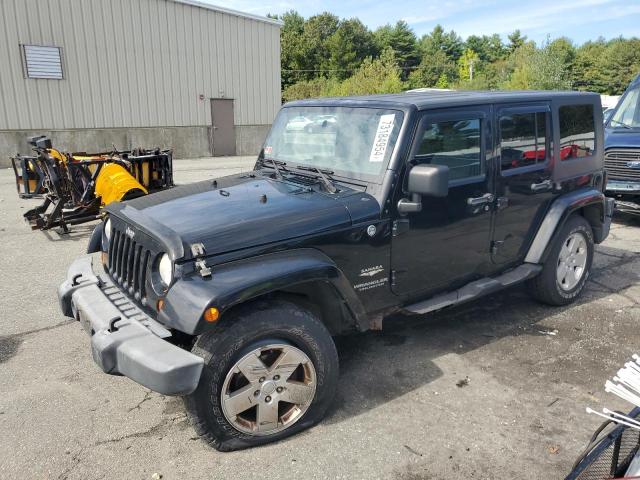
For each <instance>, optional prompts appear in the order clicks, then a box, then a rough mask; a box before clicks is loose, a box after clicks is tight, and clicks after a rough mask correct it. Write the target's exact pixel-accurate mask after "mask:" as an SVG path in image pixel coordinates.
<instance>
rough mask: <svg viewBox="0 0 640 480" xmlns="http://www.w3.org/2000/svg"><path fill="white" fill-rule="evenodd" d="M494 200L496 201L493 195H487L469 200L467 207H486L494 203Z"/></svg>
mask: <svg viewBox="0 0 640 480" xmlns="http://www.w3.org/2000/svg"><path fill="white" fill-rule="evenodd" d="M494 199H495V196H494V195H493V193H485V194H484V195H482V196H481V197H475V198H467V205H470V206H472V207H478V206H480V205H486V204H487V203H491V202H493V200H494Z"/></svg>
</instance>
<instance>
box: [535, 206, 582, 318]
mask: <svg viewBox="0 0 640 480" xmlns="http://www.w3.org/2000/svg"><path fill="white" fill-rule="evenodd" d="M576 233H577V234H579V235H582V236H583V237H584V240H585V241H586V245H587V262H586V265H585V270H584V273H583V274H582V277H581V278H580V281H579V282H578V283H577V285H575V287H573V288H571V289H570V290H565V289H563V288H562V287H561V286H560V283H559V282H558V280H557V277H556V271H557V269H558V264H559V263H558V262H559V259H560V251H561V249H562V247H563V245H564V244H565V242H567V240H568V239H569V237H570V236H571V235H573V234H576ZM593 251H594V242H593V232H592V230H591V226H590V225H589V222H587V221H586V220H585V219H584V218H583V217H581V216H580V215H576V214H574V215H571V216H570V217H569V218H568V219H567V221H566V223H565V224H564V225H563V227H562V229H561V230H560V234H559V235H558V237H557V238H556V240H555V243H554V244H553V247H552V248H551V251H550V252H549V256H548V258H547V260H546V261H545V263H544V266H543V268H542V272H540V274H539V275H538V276H537V277H535V278H533V279H532V280H530V281H529V282H528V285H529V287H530V292H531V295H532V296H533V298H535V299H536V300H538V301H540V302H542V303H546V304H547V305H554V306H561V305H568V304H569V303H571V302H573V301H574V300H575V299H576V298H577V297H578V296H579V295H580V293H582V290H583V289H584V286H585V284H586V282H587V279H588V278H589V274H590V272H591V264H592V262H593Z"/></svg>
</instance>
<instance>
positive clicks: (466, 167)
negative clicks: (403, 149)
mask: <svg viewBox="0 0 640 480" xmlns="http://www.w3.org/2000/svg"><path fill="white" fill-rule="evenodd" d="M480 124H481V121H480V119H479V118H472V119H466V120H445V121H441V122H429V123H427V124H426V125H425V130H424V134H423V136H422V141H421V142H420V148H419V150H418V153H417V154H416V156H415V159H414V160H415V162H416V163H429V164H433V165H446V166H447V167H449V180H450V181H452V180H460V179H464V178H469V177H475V176H478V175H481V174H482V162H481V147H480V145H481V137H480Z"/></svg>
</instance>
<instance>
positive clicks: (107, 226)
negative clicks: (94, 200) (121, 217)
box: [104, 218, 111, 240]
mask: <svg viewBox="0 0 640 480" xmlns="http://www.w3.org/2000/svg"><path fill="white" fill-rule="evenodd" d="M104 236H105V237H106V238H107V240H111V219H110V218H107V221H106V222H104Z"/></svg>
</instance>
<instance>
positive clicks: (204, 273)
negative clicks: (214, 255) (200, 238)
mask: <svg viewBox="0 0 640 480" xmlns="http://www.w3.org/2000/svg"><path fill="white" fill-rule="evenodd" d="M191 254H192V255H193V256H194V258H195V259H196V270H197V271H198V273H199V274H200V276H201V277H202V278H205V277H210V276H211V268H209V266H207V262H206V261H205V259H204V258H202V257H204V255H205V250H204V245H203V244H202V243H194V244H192V245H191Z"/></svg>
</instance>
